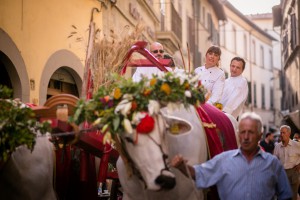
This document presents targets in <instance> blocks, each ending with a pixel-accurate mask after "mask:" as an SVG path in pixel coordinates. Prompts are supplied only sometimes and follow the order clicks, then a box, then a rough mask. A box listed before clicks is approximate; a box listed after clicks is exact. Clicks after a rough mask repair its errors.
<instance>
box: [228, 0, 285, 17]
mask: <svg viewBox="0 0 300 200" xmlns="http://www.w3.org/2000/svg"><path fill="white" fill-rule="evenodd" d="M228 1H229V2H230V3H231V4H232V5H233V6H234V7H236V8H237V9H238V10H239V11H241V13H243V14H245V15H248V14H258V13H271V12H272V7H273V6H274V5H278V4H280V0H228Z"/></svg>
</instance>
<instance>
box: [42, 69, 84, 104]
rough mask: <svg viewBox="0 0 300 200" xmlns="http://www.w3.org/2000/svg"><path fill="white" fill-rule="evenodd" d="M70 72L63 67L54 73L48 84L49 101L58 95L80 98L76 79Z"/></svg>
mask: <svg viewBox="0 0 300 200" xmlns="http://www.w3.org/2000/svg"><path fill="white" fill-rule="evenodd" d="M68 70H69V69H68V67H61V68H59V69H57V70H56V71H55V72H54V73H53V75H52V76H51V78H50V81H49V84H48V89H47V99H49V98H50V97H52V96H54V95H57V94H72V95H74V96H77V97H79V91H78V87H77V85H76V82H75V79H74V77H73V76H72V75H71V74H70V73H69V71H68Z"/></svg>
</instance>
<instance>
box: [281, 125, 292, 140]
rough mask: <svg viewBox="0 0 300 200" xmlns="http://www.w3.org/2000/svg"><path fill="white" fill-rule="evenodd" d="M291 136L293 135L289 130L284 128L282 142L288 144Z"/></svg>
mask: <svg viewBox="0 0 300 200" xmlns="http://www.w3.org/2000/svg"><path fill="white" fill-rule="evenodd" d="M290 135H291V133H290V132H289V131H288V129H287V128H282V129H281V130H280V136H281V139H282V141H284V142H288V141H289V140H290Z"/></svg>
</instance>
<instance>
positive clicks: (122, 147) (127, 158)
mask: <svg viewBox="0 0 300 200" xmlns="http://www.w3.org/2000/svg"><path fill="white" fill-rule="evenodd" d="M155 118H156V122H158V118H157V116H155ZM163 123H165V121H164V122H163ZM158 133H159V136H160V138H161V140H162V141H164V139H165V137H164V134H163V131H162V130H161V129H160V126H159V125H158ZM137 134H138V133H137ZM148 137H149V138H150V140H151V141H152V142H153V143H154V144H155V145H156V146H158V147H159V149H160V151H161V153H162V159H163V162H164V168H163V169H162V170H161V171H160V174H161V175H162V173H163V172H164V171H170V168H169V167H168V164H167V159H168V155H167V154H166V153H165V152H164V151H163V147H162V144H159V143H158V142H157V141H155V139H153V137H151V136H150V135H149V134H148ZM123 144H124V143H123V142H120V144H119V146H120V147H119V148H120V150H121V152H122V158H123V160H124V163H125V165H127V167H130V171H131V172H132V173H133V174H135V175H136V176H137V177H138V178H139V179H140V180H141V181H142V182H143V183H144V185H145V188H146V182H145V180H144V178H143V177H142V175H141V173H140V171H139V169H138V168H136V166H135V163H134V161H133V159H132V158H131V157H130V155H129V154H128V152H127V149H126V146H125V145H123Z"/></svg>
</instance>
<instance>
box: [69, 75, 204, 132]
mask: <svg viewBox="0 0 300 200" xmlns="http://www.w3.org/2000/svg"><path fill="white" fill-rule="evenodd" d="M198 79H199V77H198V76H196V75H194V74H186V73H180V74H179V73H177V74H176V73H165V74H164V75H162V76H153V77H152V78H151V79H148V78H143V79H142V80H141V81H140V82H138V83H136V82H133V81H132V79H125V78H123V77H120V76H116V77H115V78H114V80H115V82H114V83H113V84H111V85H110V86H109V87H107V86H105V87H100V88H99V90H98V91H97V93H95V94H94V96H93V99H91V100H89V101H82V100H81V101H79V102H78V105H77V108H76V111H75V114H74V116H73V117H72V119H71V121H72V122H74V123H75V124H78V125H79V124H81V123H82V122H84V121H87V122H89V123H92V124H93V125H95V126H98V128H99V129H102V132H103V133H109V135H110V134H118V133H122V132H124V131H126V130H127V131H128V130H131V127H132V128H135V127H136V126H137V124H138V123H139V120H140V119H141V117H140V118H139V117H137V116H141V115H143V113H149V114H150V115H153V114H157V112H158V111H157V110H159V109H160V108H161V107H165V106H169V105H170V104H172V105H173V107H174V105H175V106H176V105H177V106H178V105H179V104H183V105H184V106H185V107H188V106H189V105H197V104H199V103H203V102H204V101H205V94H206V90H205V89H204V87H203V85H201V82H199V81H198ZM153 102H154V103H153ZM172 105H171V106H170V107H172ZM150 110H154V113H151V111H150ZM155 110H156V111H155ZM155 112H156V113H155ZM128 122H129V124H128ZM108 137H110V136H108Z"/></svg>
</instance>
